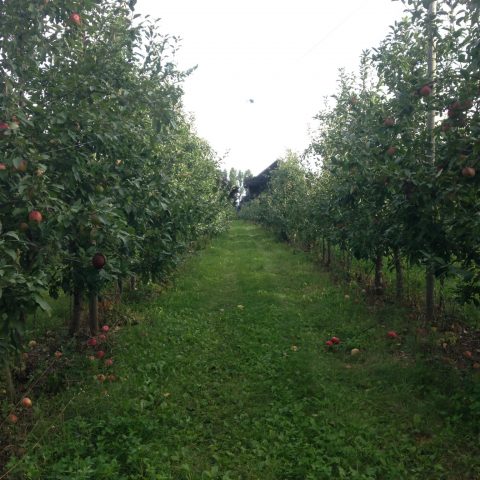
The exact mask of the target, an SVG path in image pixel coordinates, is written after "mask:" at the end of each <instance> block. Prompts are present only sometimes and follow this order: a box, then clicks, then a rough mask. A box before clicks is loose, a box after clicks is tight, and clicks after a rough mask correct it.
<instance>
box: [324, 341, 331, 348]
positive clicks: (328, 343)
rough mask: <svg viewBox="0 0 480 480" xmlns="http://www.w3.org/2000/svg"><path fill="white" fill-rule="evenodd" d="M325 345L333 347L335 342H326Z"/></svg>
mask: <svg viewBox="0 0 480 480" xmlns="http://www.w3.org/2000/svg"><path fill="white" fill-rule="evenodd" d="M325 345H326V346H327V347H333V342H332V341H331V340H328V341H326V342H325Z"/></svg>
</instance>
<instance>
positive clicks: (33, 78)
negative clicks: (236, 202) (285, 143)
mask: <svg viewBox="0 0 480 480" xmlns="http://www.w3.org/2000/svg"><path fill="white" fill-rule="evenodd" d="M0 4H1V9H0V10H1V11H0V70H1V72H0V73H1V75H0V78H1V81H2V85H1V91H0V104H1V108H0V155H1V158H0V187H1V188H0V315H1V319H0V322H1V327H2V328H1V331H0V358H1V359H8V358H9V356H10V358H12V354H13V353H14V351H16V350H17V351H18V350H19V349H20V348H21V343H22V333H23V331H24V329H25V325H26V319H27V315H28V314H29V313H32V312H34V311H35V309H37V308H42V309H48V308H49V306H48V302H47V300H48V297H49V295H51V296H55V295H58V294H59V293H60V292H61V291H63V292H65V293H66V294H68V295H72V296H73V314H72V319H71V323H70V333H71V334H72V335H74V334H76V333H77V332H78V331H79V330H80V329H81V327H82V325H81V320H82V318H83V317H84V315H83V312H84V310H86V309H84V304H85V303H87V301H88V303H89V309H88V312H89V315H88V318H89V328H90V331H91V334H92V335H94V334H95V333H96V332H97V330H98V315H97V311H98V310H97V300H98V296H99V294H101V293H102V292H103V291H104V290H105V289H106V288H107V287H108V288H111V287H112V285H116V286H117V288H118V289H120V290H122V288H123V284H124V283H125V281H126V280H129V281H130V279H133V278H135V279H139V280H144V281H150V280H161V279H162V278H164V276H165V275H166V274H167V273H168V271H169V270H171V269H172V268H173V267H175V265H176V263H177V262H178V260H179V256H180V255H181V254H182V253H183V252H184V251H185V250H186V249H188V248H190V247H191V245H192V242H195V241H198V240H199V239H201V238H202V237H205V236H208V235H211V234H215V233H216V232H218V231H220V230H222V229H223V228H224V225H225V223H226V220H227V217H228V216H229V215H230V213H229V212H230V210H231V209H232V205H231V201H230V199H229V195H230V193H231V192H230V190H231V189H230V185H229V182H228V180H226V179H225V178H224V176H223V175H222V173H221V172H220V170H219V164H218V160H217V158H216V155H215V153H214V152H213V151H212V149H211V148H210V147H209V145H208V144H207V143H206V142H205V141H203V140H202V139H200V138H199V137H198V136H197V135H196V134H195V132H194V130H193V128H192V125H191V122H190V120H189V119H188V118H187V117H186V116H185V114H184V113H183V111H182V101H181V100H182V81H183V79H184V78H185V77H186V75H188V73H189V72H180V71H178V70H177V68H176V66H175V63H174V54H175V50H176V48H177V39H176V38H175V37H171V36H168V35H164V34H162V33H161V32H160V31H159V27H158V24H157V22H156V21H152V20H149V19H144V18H142V17H140V16H139V15H135V14H134V12H133V9H134V4H135V1H129V2H125V1H120V0H116V1H114V0H75V1H74V0H55V1H48V0H15V1H8V0H2V1H0Z"/></svg>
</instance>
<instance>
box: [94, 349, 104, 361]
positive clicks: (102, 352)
mask: <svg viewBox="0 0 480 480" xmlns="http://www.w3.org/2000/svg"><path fill="white" fill-rule="evenodd" d="M95 355H96V357H97V358H99V359H102V358H103V357H104V356H105V352H104V351H103V350H99V351H98V352H97V353H96V354H95Z"/></svg>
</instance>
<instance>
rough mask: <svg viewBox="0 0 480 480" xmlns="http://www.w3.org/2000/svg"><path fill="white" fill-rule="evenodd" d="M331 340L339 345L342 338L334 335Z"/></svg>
mask: <svg viewBox="0 0 480 480" xmlns="http://www.w3.org/2000/svg"><path fill="white" fill-rule="evenodd" d="M330 341H331V342H332V343H334V344H335V345H338V344H339V343H340V339H339V338H338V337H332V338H331V339H330Z"/></svg>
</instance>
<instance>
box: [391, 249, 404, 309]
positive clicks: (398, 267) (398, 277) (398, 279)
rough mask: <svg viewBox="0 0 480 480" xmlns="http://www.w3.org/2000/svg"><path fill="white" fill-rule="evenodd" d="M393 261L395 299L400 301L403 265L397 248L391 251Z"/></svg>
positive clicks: (401, 297)
mask: <svg viewBox="0 0 480 480" xmlns="http://www.w3.org/2000/svg"><path fill="white" fill-rule="evenodd" d="M393 262H394V264H395V283H396V296H397V300H398V301H399V302H401V301H402V299H403V267H402V260H401V258H400V252H399V250H398V248H396V249H395V250H394V252H393Z"/></svg>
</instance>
